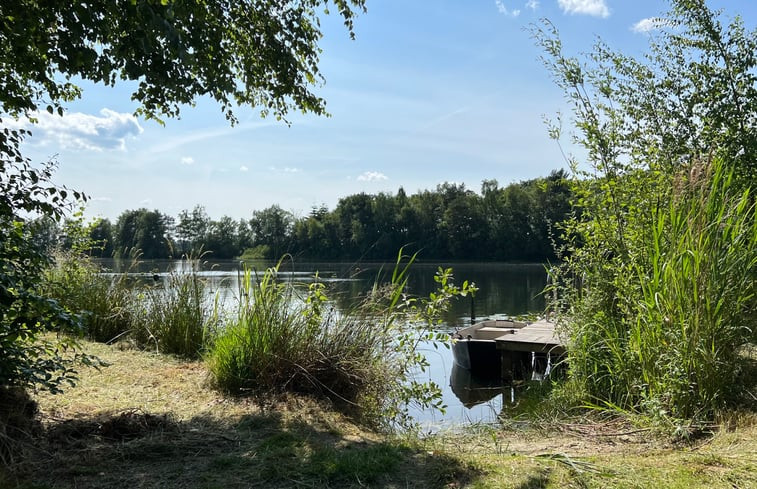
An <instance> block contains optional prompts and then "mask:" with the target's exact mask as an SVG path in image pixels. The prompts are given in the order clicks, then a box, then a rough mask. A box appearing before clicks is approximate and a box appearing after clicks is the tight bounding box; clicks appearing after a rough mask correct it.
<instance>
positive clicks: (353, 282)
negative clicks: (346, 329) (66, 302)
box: [104, 261, 546, 430]
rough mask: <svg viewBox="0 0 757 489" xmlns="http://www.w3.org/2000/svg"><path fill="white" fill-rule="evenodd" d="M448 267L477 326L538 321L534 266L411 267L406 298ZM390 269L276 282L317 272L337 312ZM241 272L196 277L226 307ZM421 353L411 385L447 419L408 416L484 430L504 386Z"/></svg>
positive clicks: (538, 273) (225, 269)
mask: <svg viewBox="0 0 757 489" xmlns="http://www.w3.org/2000/svg"><path fill="white" fill-rule="evenodd" d="M104 265H105V266H106V267H108V268H110V269H112V270H113V271H123V270H122V265H121V264H120V263H118V262H113V261H108V262H105V263H104ZM247 266H249V267H251V268H252V269H254V270H257V271H259V272H261V273H262V272H263V271H264V270H265V269H266V268H267V267H269V266H271V263H267V262H252V263H248V264H247ZM440 266H441V267H444V268H447V267H451V268H452V269H453V270H454V278H455V283H457V284H461V283H462V282H463V280H468V281H470V282H475V284H476V286H477V287H478V288H479V291H478V292H477V293H476V298H475V302H474V304H473V309H474V311H475V315H476V317H477V319H481V318H486V317H499V316H516V315H522V314H538V313H540V312H541V311H542V310H543V309H544V298H543V297H542V296H541V292H542V290H543V288H544V286H545V284H546V273H545V271H544V266H543V265H541V264H533V265H520V264H518V265H515V264H505V263H415V264H413V267H412V268H411V273H410V279H409V281H408V285H409V288H410V293H412V294H414V295H419V296H428V294H429V293H430V292H432V291H433V290H434V289H435V286H436V282H434V274H435V272H436V270H437V268H438V267H440ZM188 267H189V264H188V263H186V262H181V261H145V262H142V263H141V264H140V265H139V267H138V268H137V269H132V270H131V271H133V272H138V273H143V274H145V275H146V276H148V277H149V276H152V275H153V274H157V275H158V277H160V276H163V275H165V274H167V273H169V272H171V271H180V270H182V269H187V268H188ZM392 269H393V264H392V263H390V264H385V265H382V264H380V263H357V264H355V263H310V262H297V261H295V262H285V263H284V264H283V265H282V267H281V268H280V276H281V277H282V278H285V279H291V280H292V281H294V282H298V283H307V282H310V281H312V280H313V277H314V275H315V272H318V277H319V280H320V281H322V282H325V283H326V284H327V285H328V287H329V289H328V290H329V292H328V295H329V297H330V298H333V299H334V300H335V302H336V305H337V307H340V306H341V307H344V306H345V305H347V304H349V303H350V302H351V301H352V300H354V299H355V298H356V297H359V296H360V295H361V294H365V292H366V291H368V290H369V289H370V288H371V287H372V286H373V284H374V282H375V280H376V278H377V277H379V280H381V279H382V277H383V279H387V278H388V277H389V276H391V270H392ZM241 270H242V266H241V265H240V263H239V262H237V261H214V262H206V263H204V264H203V267H202V272H201V273H202V275H203V276H205V277H206V278H207V280H208V282H209V283H210V289H211V290H212V291H213V292H215V291H216V290H218V291H220V292H221V295H222V296H225V298H226V299H229V300H230V299H232V298H233V297H235V296H236V293H237V290H238V286H239V274H240V271H241ZM470 321H471V301H470V299H468V298H464V299H460V300H458V301H456V302H455V303H454V304H453V305H452V308H451V309H450V311H449V312H448V313H447V314H446V316H445V318H444V324H443V325H442V326H441V327H442V330H443V331H448V332H452V331H455V329H457V328H459V327H462V326H466V325H468V324H470ZM424 353H425V354H426V357H427V358H428V360H429V362H430V363H431V367H430V369H429V370H428V371H427V372H425V373H419V374H418V377H419V379H424V380H425V379H430V380H433V381H434V382H436V383H437V384H439V385H440V386H441V387H442V389H443V396H444V403H445V404H446V405H447V406H448V408H447V413H446V414H444V415H441V414H439V413H434V412H428V411H421V410H417V409H416V410H413V411H412V413H413V416H414V417H415V418H416V419H418V420H419V421H421V422H422V424H424V425H425V426H426V427H427V428H428V429H429V430H434V429H438V428H442V427H447V426H450V425H454V424H460V423H467V422H490V421H493V420H495V419H496V417H497V414H498V413H499V412H500V411H501V410H502V407H503V402H509V400H510V399H511V390H510V388H509V386H503V385H501V384H500V383H498V382H492V381H482V380H479V379H475V378H471V377H470V375H469V373H468V372H467V371H465V370H461V369H457V368H453V361H452V353H451V351H450V350H449V349H447V348H444V347H443V346H440V347H439V348H433V345H425V346H424Z"/></svg>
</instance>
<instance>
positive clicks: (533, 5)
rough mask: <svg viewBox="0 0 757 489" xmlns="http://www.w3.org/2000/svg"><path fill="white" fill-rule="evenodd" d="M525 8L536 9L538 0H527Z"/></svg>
mask: <svg viewBox="0 0 757 489" xmlns="http://www.w3.org/2000/svg"><path fill="white" fill-rule="evenodd" d="M526 8H529V9H531V10H536V9H538V8H539V0H528V2H526Z"/></svg>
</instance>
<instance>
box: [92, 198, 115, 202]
mask: <svg viewBox="0 0 757 489" xmlns="http://www.w3.org/2000/svg"><path fill="white" fill-rule="evenodd" d="M89 201H90V202H112V201H113V199H111V198H110V197H91V198H90V199H89Z"/></svg>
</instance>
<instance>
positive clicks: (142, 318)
mask: <svg viewBox="0 0 757 489" xmlns="http://www.w3.org/2000/svg"><path fill="white" fill-rule="evenodd" d="M188 261H189V263H191V266H192V269H191V270H190V271H184V272H171V273H170V274H168V275H167V276H165V277H164V278H163V279H162V280H157V281H155V283H154V284H153V285H150V286H145V287H143V288H142V289H141V290H140V295H139V296H137V297H136V298H135V301H134V302H135V303H134V305H133V306H132V309H133V310H135V313H134V316H135V317H134V319H133V324H132V335H131V338H132V339H133V340H135V342H136V343H137V345H139V346H141V347H143V348H154V349H155V350H156V351H159V352H161V353H170V354H174V355H179V356H182V357H186V358H199V357H200V356H201V355H202V353H203V352H204V351H205V348H206V346H207V342H208V341H209V340H210V338H211V337H212V334H213V331H214V329H215V323H214V320H215V311H214V310H213V308H212V307H211V304H209V303H208V300H209V298H208V294H207V291H206V286H205V282H204V281H203V279H202V277H201V276H200V275H199V274H198V272H199V268H198V267H199V261H198V260H191V259H190V260H188Z"/></svg>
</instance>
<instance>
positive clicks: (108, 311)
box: [41, 250, 135, 343]
mask: <svg viewBox="0 0 757 489" xmlns="http://www.w3.org/2000/svg"><path fill="white" fill-rule="evenodd" d="M104 272H105V271H104V270H102V268H101V267H100V266H99V265H98V264H97V263H96V262H94V261H93V260H92V259H90V258H89V257H88V256H86V255H83V254H80V253H77V252H76V251H75V250H74V251H68V252H58V253H57V254H56V256H55V260H54V265H53V266H52V267H50V268H49V269H48V270H47V272H46V274H45V276H44V280H43V282H42V285H41V287H42V288H43V289H44V291H45V294H47V296H48V297H50V298H53V299H55V300H57V301H58V302H59V303H60V304H61V305H62V306H64V307H65V308H66V309H67V310H69V311H71V312H72V313H74V314H80V315H81V316H82V325H83V334H84V336H85V337H86V338H88V339H90V340H93V341H99V342H101V343H108V342H111V341H114V340H116V339H119V338H121V337H123V336H124V335H126V334H127V333H129V332H130V331H131V329H132V324H133V321H134V318H135V316H134V304H135V290H134V286H133V284H132V283H131V281H130V280H129V277H128V275H127V274H108V273H104Z"/></svg>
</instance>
